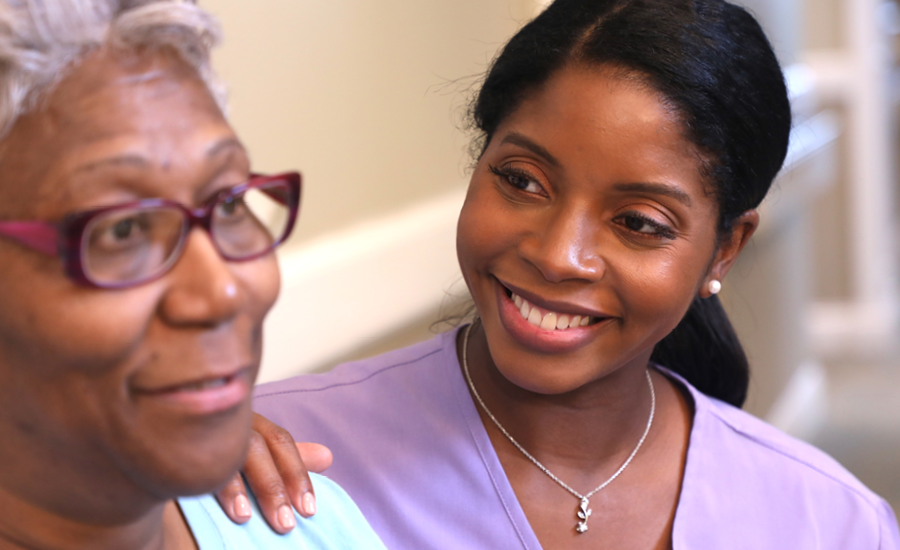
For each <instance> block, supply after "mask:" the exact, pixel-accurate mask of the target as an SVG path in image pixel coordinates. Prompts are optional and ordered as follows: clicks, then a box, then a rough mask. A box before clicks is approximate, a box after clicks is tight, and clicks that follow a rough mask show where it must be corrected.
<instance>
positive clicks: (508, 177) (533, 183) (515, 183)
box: [488, 165, 547, 196]
mask: <svg viewBox="0 0 900 550" xmlns="http://www.w3.org/2000/svg"><path fill="white" fill-rule="evenodd" d="M488 169H489V170H490V171H491V172H493V173H494V174H495V175H496V176H498V177H500V178H502V179H503V180H504V181H506V183H507V184H508V185H509V186H510V187H512V188H514V189H518V190H519V191H522V192H524V193H533V194H537V195H544V196H546V195H547V192H546V191H545V190H544V188H543V186H541V184H540V183H538V182H537V178H535V177H534V176H533V175H531V174H529V173H528V172H526V171H525V170H520V169H517V168H513V167H510V166H503V167H500V168H498V167H496V166H493V165H488Z"/></svg>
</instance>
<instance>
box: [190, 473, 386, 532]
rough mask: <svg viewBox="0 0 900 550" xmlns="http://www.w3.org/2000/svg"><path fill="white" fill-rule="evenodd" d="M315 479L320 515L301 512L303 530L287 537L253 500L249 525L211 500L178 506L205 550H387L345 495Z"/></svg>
mask: <svg viewBox="0 0 900 550" xmlns="http://www.w3.org/2000/svg"><path fill="white" fill-rule="evenodd" d="M309 476H310V478H312V482H313V487H314V488H315V491H316V503H317V504H318V506H317V508H318V512H316V515H315V516H313V517H311V518H304V517H301V516H300V515H298V514H297V513H296V512H295V513H294V515H295V516H296V519H297V527H295V528H294V530H293V531H291V532H290V533H288V534H287V535H279V534H278V533H276V532H275V531H273V530H272V529H271V528H269V526H268V524H267V523H266V521H265V519H264V518H263V515H262V512H260V510H259V506H257V504H256V500H255V499H253V498H251V499H250V505H251V506H252V507H253V517H252V518H251V519H250V521H248V522H247V523H245V524H243V525H237V524H235V523H232V521H231V520H230V519H228V516H226V515H225V512H223V511H222V508H221V507H220V506H219V503H218V502H217V501H216V499H215V497H213V496H211V495H203V496H199V497H188V498H180V499H178V505H179V506H180V507H181V511H182V513H183V514H184V517H185V519H187V522H188V525H189V526H190V528H191V532H193V534H194V540H196V541H197V544H198V545H199V546H200V550H251V549H259V550H280V549H285V550H288V549H290V550H301V549H309V550H313V549H315V550H369V549H373V550H384V544H383V543H382V542H381V540H380V539H379V538H378V535H376V534H375V532H374V531H373V530H372V528H371V527H370V526H369V523H368V522H367V521H366V518H364V517H363V515H362V512H360V511H359V508H357V507H356V504H354V503H353V501H352V500H350V497H349V496H347V493H345V492H344V490H343V489H341V488H340V487H339V486H338V485H337V484H336V483H335V482H333V481H331V480H330V479H328V478H327V477H324V476H320V475H316V474H310V475H309Z"/></svg>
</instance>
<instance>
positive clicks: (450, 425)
mask: <svg viewBox="0 0 900 550" xmlns="http://www.w3.org/2000/svg"><path fill="white" fill-rule="evenodd" d="M456 334H457V331H456V330H454V331H451V332H448V333H445V334H442V335H439V336H437V337H436V338H434V339H432V340H429V341H426V342H422V343H420V344H417V345H414V346H411V347H409V348H405V349H401V350H398V351H394V352H391V353H388V354H385V355H382V356H379V357H375V358H372V359H367V360H363V361H359V362H354V363H347V364H344V365H340V366H338V367H336V368H335V369H334V370H332V371H331V372H329V373H327V374H321V375H307V376H299V377H296V378H292V379H288V380H284V381H280V382H274V383H270V384H265V385H262V386H259V387H258V388H257V389H256V392H255V408H256V410H257V411H258V412H260V413H262V414H263V415H265V416H267V417H268V418H270V419H271V420H272V421H274V422H276V423H278V424H280V425H281V426H283V427H285V428H286V429H288V430H289V431H290V432H291V434H292V435H293V436H294V438H295V439H297V440H298V441H315V442H318V443H322V444H325V445H327V446H328V447H330V448H331V450H332V451H333V452H334V465H333V466H332V467H331V469H329V470H328V476H329V477H330V478H332V479H334V480H335V481H337V482H338V483H339V484H340V485H341V486H342V487H344V489H345V490H346V491H347V492H348V493H349V494H350V496H351V497H352V498H353V500H354V501H356V503H357V504H358V505H359V508H360V509H361V510H362V512H363V514H364V515H365V516H366V518H367V519H368V520H369V522H370V523H371V524H372V527H373V528H374V529H375V531H376V532H377V533H378V534H379V536H380V537H381V538H382V540H383V541H384V543H385V545H386V546H387V547H388V548H391V549H407V548H408V549H415V550H426V549H430V548H434V549H448V550H459V549H463V548H465V549H467V550H479V549H484V550H497V549H500V548H502V549H504V550H506V549H516V548H522V549H528V550H538V549H540V548H541V546H540V543H539V542H538V540H537V537H536V536H535V534H534V532H533V531H532V529H531V527H530V525H529V523H528V520H527V519H526V517H525V514H524V512H523V511H522V508H521V506H520V505H519V502H518V500H517V499H516V496H515V493H514V492H513V489H512V486H511V485H510V483H509V481H508V479H507V478H506V474H505V473H504V470H503V467H502V466H501V464H500V461H499V459H498V458H497V454H496V452H495V451H494V448H493V446H492V445H491V442H490V439H489V437H488V434H487V432H486V431H485V428H484V425H483V424H482V422H481V418H480V417H479V415H478V411H477V410H476V405H475V404H474V402H473V401H472V398H471V397H470V394H469V390H468V387H467V386H466V382H465V380H464V379H463V377H462V373H461V371H460V368H459V362H458V358H457V354H456V345H455V342H456ZM664 372H665V371H664ZM665 373H666V374H667V375H668V376H670V377H671V378H673V379H675V380H676V381H677V382H680V383H681V384H682V385H683V386H684V387H685V388H687V390H688V391H689V392H690V395H691V396H692V397H693V400H694V408H695V413H694V420H693V427H692V430H691V437H690V444H689V448H688V455H687V463H686V466H685V472H684V480H683V485H682V490H681V497H680V500H679V503H678V507H677V511H676V515H675V523H674V526H673V548H674V550H688V549H703V550H706V549H708V550H723V549H728V550H742V549H747V550H751V549H752V550H801V549H803V550H806V549H810V550H826V549H833V550H863V549H867V550H868V549H871V550H876V549H878V550H900V533H898V528H897V519H896V516H895V515H894V513H893V511H892V510H891V508H890V506H888V504H887V503H886V502H885V501H884V500H882V499H881V498H879V497H878V496H877V495H875V494H874V493H872V492H871V491H870V490H869V489H867V488H866V487H865V486H864V485H863V484H862V483H860V482H859V481H858V480H857V479H856V478H855V477H853V475H852V474H850V473H849V472H848V471H847V470H846V469H844V468H843V467H842V466H841V465H839V464H838V463H837V462H835V461H834V460H833V459H832V458H831V457H829V456H828V455H826V454H825V453H823V452H821V451H819V450H818V449H815V448H814V447H812V446H810V445H808V444H806V443H803V442H801V441H798V440H796V439H793V438H791V437H789V436H787V435H785V434H784V433H782V432H780V431H778V430H776V429H775V428H773V427H771V426H769V425H768V424H766V423H764V422H762V421H760V420H759V419H757V418H755V417H753V416H751V415H749V414H747V413H745V412H743V411H741V410H739V409H737V408H735V407H732V406H731V405H728V404H726V403H723V402H721V401H718V400H716V399H713V398H710V397H708V396H706V395H704V394H702V393H700V392H698V391H697V390H696V389H694V388H693V387H692V386H691V385H690V384H688V383H687V382H685V381H684V380H682V379H681V378H679V377H678V376H676V375H674V374H672V373H669V372H665Z"/></svg>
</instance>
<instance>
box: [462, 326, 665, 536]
mask: <svg viewBox="0 0 900 550" xmlns="http://www.w3.org/2000/svg"><path fill="white" fill-rule="evenodd" d="M472 326H473V325H469V326H467V327H466V332H465V334H464V335H463V350H462V364H463V365H462V366H463V373H464V374H465V375H466V382H467V383H468V384H469V389H470V390H472V395H474V396H475V400H476V401H477V402H478V404H479V405H480V406H481V408H482V409H483V410H484V412H485V414H487V415H488V418H490V419H491V422H493V423H494V425H495V426H497V429H498V430H500V433H502V434H503V435H504V436H506V439H508V440H509V442H510V443H512V444H513V445H515V447H516V448H517V449H519V451H520V452H521V453H522V454H523V455H525V457H526V458H528V460H530V461H531V462H532V463H534V465H535V466H537V467H538V468H540V470H541V471H542V472H544V473H545V474H547V477H549V478H550V479H552V480H553V481H555V482H556V484H557V485H559V486H560V487H562V488H563V489H565V490H566V491H568V492H569V493H571V494H572V495H573V496H574V497H575V498H577V499H579V501H580V504H579V508H578V511H577V513H576V515H577V517H578V518H579V519H580V520H581V521H579V522H578V525H577V526H576V528H575V529H576V531H578V532H579V533H584V532H585V531H587V520H588V518H589V517H590V515H591V510H590V508H588V505H589V502H588V501H589V499H590V498H591V497H592V496H594V495H595V494H597V493H598V492H599V491H602V490H603V489H604V488H606V486H607V485H609V484H610V483H612V481H613V480H614V479H616V478H617V477H619V474H621V473H622V472H623V471H625V468H627V467H628V465H629V464H631V460H632V459H633V458H634V455H636V454H637V452H638V450H639V449H640V448H641V446H642V445H643V444H644V441H645V440H646V439H647V434H649V433H650V426H652V425H653V416H654V415H655V414H656V391H654V388H653V379H652V378H651V377H650V371H649V369H648V370H646V371H644V374H645V375H646V377H647V385H648V386H649V387H650V417H649V418H648V419H647V427H646V428H644V433H643V434H642V435H641V439H640V441H638V443H637V445H636V446H635V447H634V450H633V451H631V454H630V455H628V458H627V459H625V462H623V463H622V465H621V466H619V469H618V470H616V473H614V474H613V475H612V476H610V477H609V479H607V480H606V481H604V482H603V483H601V484H600V485H598V486H597V487H595V488H594V490H592V491H590V492H588V493H585V494H583V495H582V494H581V493H579V492H578V491H576V490H575V489H573V488H571V487H569V486H568V485H567V484H566V483H565V482H564V481H563V480H561V479H559V478H558V477H556V475H555V474H554V473H553V472H551V471H550V470H549V469H547V467H546V466H544V465H543V464H541V462H540V461H539V460H538V459H536V458H534V456H532V455H531V453H529V452H528V451H526V450H525V447H522V445H520V444H519V442H518V441H516V440H515V439H514V438H513V436H512V435H510V433H509V432H508V431H506V428H504V427H503V425H501V424H500V421H499V420H497V417H496V416H494V414H493V413H492V412H491V410H490V409H488V407H487V405H486V404H485V403H484V400H482V399H481V396H480V395H479V394H478V390H476V389H475V384H474V383H473V382H472V377H471V376H470V375H469V360H468V355H469V333H470V332H471V330H472Z"/></svg>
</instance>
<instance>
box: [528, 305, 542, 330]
mask: <svg viewBox="0 0 900 550" xmlns="http://www.w3.org/2000/svg"><path fill="white" fill-rule="evenodd" d="M528 322H529V323H531V324H532V325H534V326H537V327H539V326H541V312H540V311H538V310H537V308H536V307H534V308H531V311H530V312H529V313H528Z"/></svg>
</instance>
